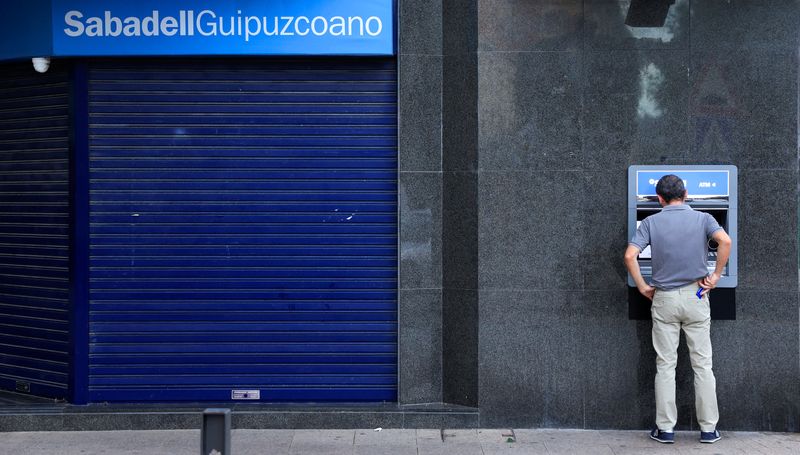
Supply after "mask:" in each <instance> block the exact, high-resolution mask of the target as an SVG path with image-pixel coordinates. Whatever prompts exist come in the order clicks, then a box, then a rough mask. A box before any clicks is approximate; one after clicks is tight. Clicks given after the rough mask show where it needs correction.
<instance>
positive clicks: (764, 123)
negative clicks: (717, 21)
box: [689, 50, 798, 169]
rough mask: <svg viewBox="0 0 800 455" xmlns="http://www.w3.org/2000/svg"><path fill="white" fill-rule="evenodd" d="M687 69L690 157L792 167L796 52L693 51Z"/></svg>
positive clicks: (743, 166)
mask: <svg viewBox="0 0 800 455" xmlns="http://www.w3.org/2000/svg"><path fill="white" fill-rule="evenodd" d="M691 70H692V76H691V100H690V104H691V108H690V113H691V123H690V128H691V130H690V140H691V144H690V149H691V154H690V156H689V158H690V159H691V160H695V161H697V162H703V163H720V164H722V163H724V164H728V163H732V164H736V165H737V166H738V167H739V168H740V169H776V168H779V169H796V167H797V93H798V92H797V53H796V51H791V52H789V51H766V50H744V51H738V52H730V51H727V50H716V51H706V50H694V51H693V53H692V65H691Z"/></svg>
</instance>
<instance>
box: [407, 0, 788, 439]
mask: <svg viewBox="0 0 800 455" xmlns="http://www.w3.org/2000/svg"><path fill="white" fill-rule="evenodd" d="M630 3H631V2H630V1H629V0H438V1H437V0H413V1H412V0H400V1H399V6H398V7H399V21H398V24H399V27H398V29H399V47H398V48H399V52H398V54H399V56H398V61H399V75H400V76H399V78H400V80H399V93H400V98H399V103H400V106H399V112H400V119H399V134H400V151H399V154H400V217H401V218H400V219H401V221H400V256H401V263H400V268H401V271H400V275H401V289H400V373H401V374H400V397H399V400H400V402H401V403H424V402H439V401H444V402H448V403H456V404H462V405H468V406H477V407H478V408H479V409H480V415H481V417H480V419H481V421H480V425H481V426H485V427H517V428H521V427H570V428H625V429H635V428H648V427H650V426H651V425H652V423H653V419H654V409H653V408H654V404H653V403H654V398H653V376H654V374H655V360H654V353H653V349H652V346H651V344H650V322H648V321H631V320H628V317H627V289H626V283H625V276H626V275H625V270H624V267H623V264H622V259H621V256H622V251H623V249H624V248H625V245H626V242H627V239H626V236H627V233H626V184H627V181H626V179H627V168H628V166H630V165H633V164H676V165H678V164H733V165H736V166H738V168H739V192H740V197H739V221H740V225H739V246H738V248H739V250H738V251H739V258H740V260H739V287H738V289H737V318H736V320H733V321H714V323H713V324H712V340H713V343H714V348H715V358H714V360H715V362H714V363H715V365H714V367H715V368H714V369H715V373H716V375H717V384H718V385H717V388H718V395H719V402H720V414H721V420H720V428H721V429H723V430H734V429H737V430H773V431H800V336H799V331H798V329H799V327H798V325H799V323H798V315H799V311H798V212H797V206H798V139H797V138H798V126H797V122H798V118H797V111H798V56H797V55H798V53H797V51H798V35H799V34H800V2H798V1H797V0H776V1H770V2H760V1H738V0H733V1H728V0H702V1H700V0H676V1H675V2H674V4H672V5H671V6H670V8H669V13H668V15H667V17H666V18H665V22H664V26H663V27H659V28H632V27H628V26H626V25H625V19H626V14H627V12H628V9H629V6H630ZM667 3H669V2H667ZM681 350H682V356H681V361H680V363H679V365H678V373H677V375H678V401H679V414H680V415H679V428H680V429H697V424H696V422H695V416H694V399H693V390H692V373H691V366H690V365H689V360H688V356H687V355H686V354H687V353H686V349H685V346H682V347H681Z"/></svg>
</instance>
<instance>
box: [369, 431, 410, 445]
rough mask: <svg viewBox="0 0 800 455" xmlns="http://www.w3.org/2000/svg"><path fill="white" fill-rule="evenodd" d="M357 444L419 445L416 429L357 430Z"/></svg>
mask: <svg viewBox="0 0 800 455" xmlns="http://www.w3.org/2000/svg"><path fill="white" fill-rule="evenodd" d="M355 445H356V446H392V447H395V446H408V447H416V446H417V433H416V431H415V430H396V429H388V430H381V431H375V430H374V429H372V430H356V439H355Z"/></svg>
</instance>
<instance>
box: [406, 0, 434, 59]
mask: <svg viewBox="0 0 800 455" xmlns="http://www.w3.org/2000/svg"><path fill="white" fill-rule="evenodd" d="M399 3H400V4H399V8H398V10H399V17H398V22H399V24H400V26H399V31H398V37H399V39H400V54H427V55H441V54H442V0H399Z"/></svg>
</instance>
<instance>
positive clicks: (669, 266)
mask: <svg viewBox="0 0 800 455" xmlns="http://www.w3.org/2000/svg"><path fill="white" fill-rule="evenodd" d="M656 194H657V195H658V202H659V203H660V204H661V207H663V208H662V210H661V211H660V212H659V213H656V214H655V215H651V216H649V217H647V218H645V219H644V221H642V223H641V224H640V226H639V229H638V230H637V231H636V234H635V235H634V236H633V239H631V241H630V243H629V245H628V249H627V250H626V251H625V265H626V267H627V268H628V271H629V272H630V274H631V277H632V278H633V280H634V282H635V283H636V286H637V287H638V288H639V292H641V293H642V294H643V295H644V296H645V297H647V298H648V299H650V300H652V301H653V305H652V309H651V315H652V318H653V347H654V348H655V351H656V367H657V372H656V379H655V391H656V428H655V429H653V431H652V432H651V433H650V437H651V438H653V439H655V440H656V441H658V442H663V443H672V442H674V440H675V434H674V432H673V431H674V428H675V423H676V421H677V419H678V411H677V406H676V403H675V365H676V363H677V360H678V352H677V350H678V342H679V340H680V331H681V329H682V330H683V332H684V334H685V335H686V344H687V345H688V347H689V356H690V358H691V361H692V368H693V369H694V394H695V407H696V410H697V421H698V423H699V424H700V442H704V443H713V442H716V441H718V440H719V439H720V435H719V432H718V431H717V428H716V427H717V421H718V420H719V411H718V410H717V392H716V380H715V379H714V373H713V372H712V370H711V338H710V328H711V309H710V307H709V301H708V292H709V291H710V290H711V289H713V288H715V287H716V286H717V282H718V281H719V279H720V276H721V274H722V272H723V270H724V269H725V264H726V263H727V262H728V257H729V256H730V251H731V239H730V237H728V234H726V233H725V231H724V230H723V229H722V227H720V225H719V224H718V223H717V222H716V220H714V217H712V216H711V215H709V214H707V213H703V212H697V211H695V210H693V209H692V208H691V207H689V206H688V205H686V204H685V201H686V196H687V193H686V188H685V187H684V184H683V180H681V179H680V178H679V177H678V176H676V175H665V176H664V177H661V179H660V180H659V181H658V183H657V184H656ZM709 239H713V240H714V241H715V242H717V244H718V245H719V246H718V247H717V264H716V268H715V270H714V272H712V273H711V274H708V269H707V265H706V258H707V256H708V242H709ZM648 245H649V246H650V249H651V255H652V256H651V257H652V265H653V277H652V286H651V285H649V284H647V283H646V282H645V280H644V278H642V273H641V271H640V270H639V262H638V260H637V257H638V255H639V253H640V252H641V251H643V250H644V249H645V248H646V247H647V246H648ZM698 295H699V296H700V297H698Z"/></svg>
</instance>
